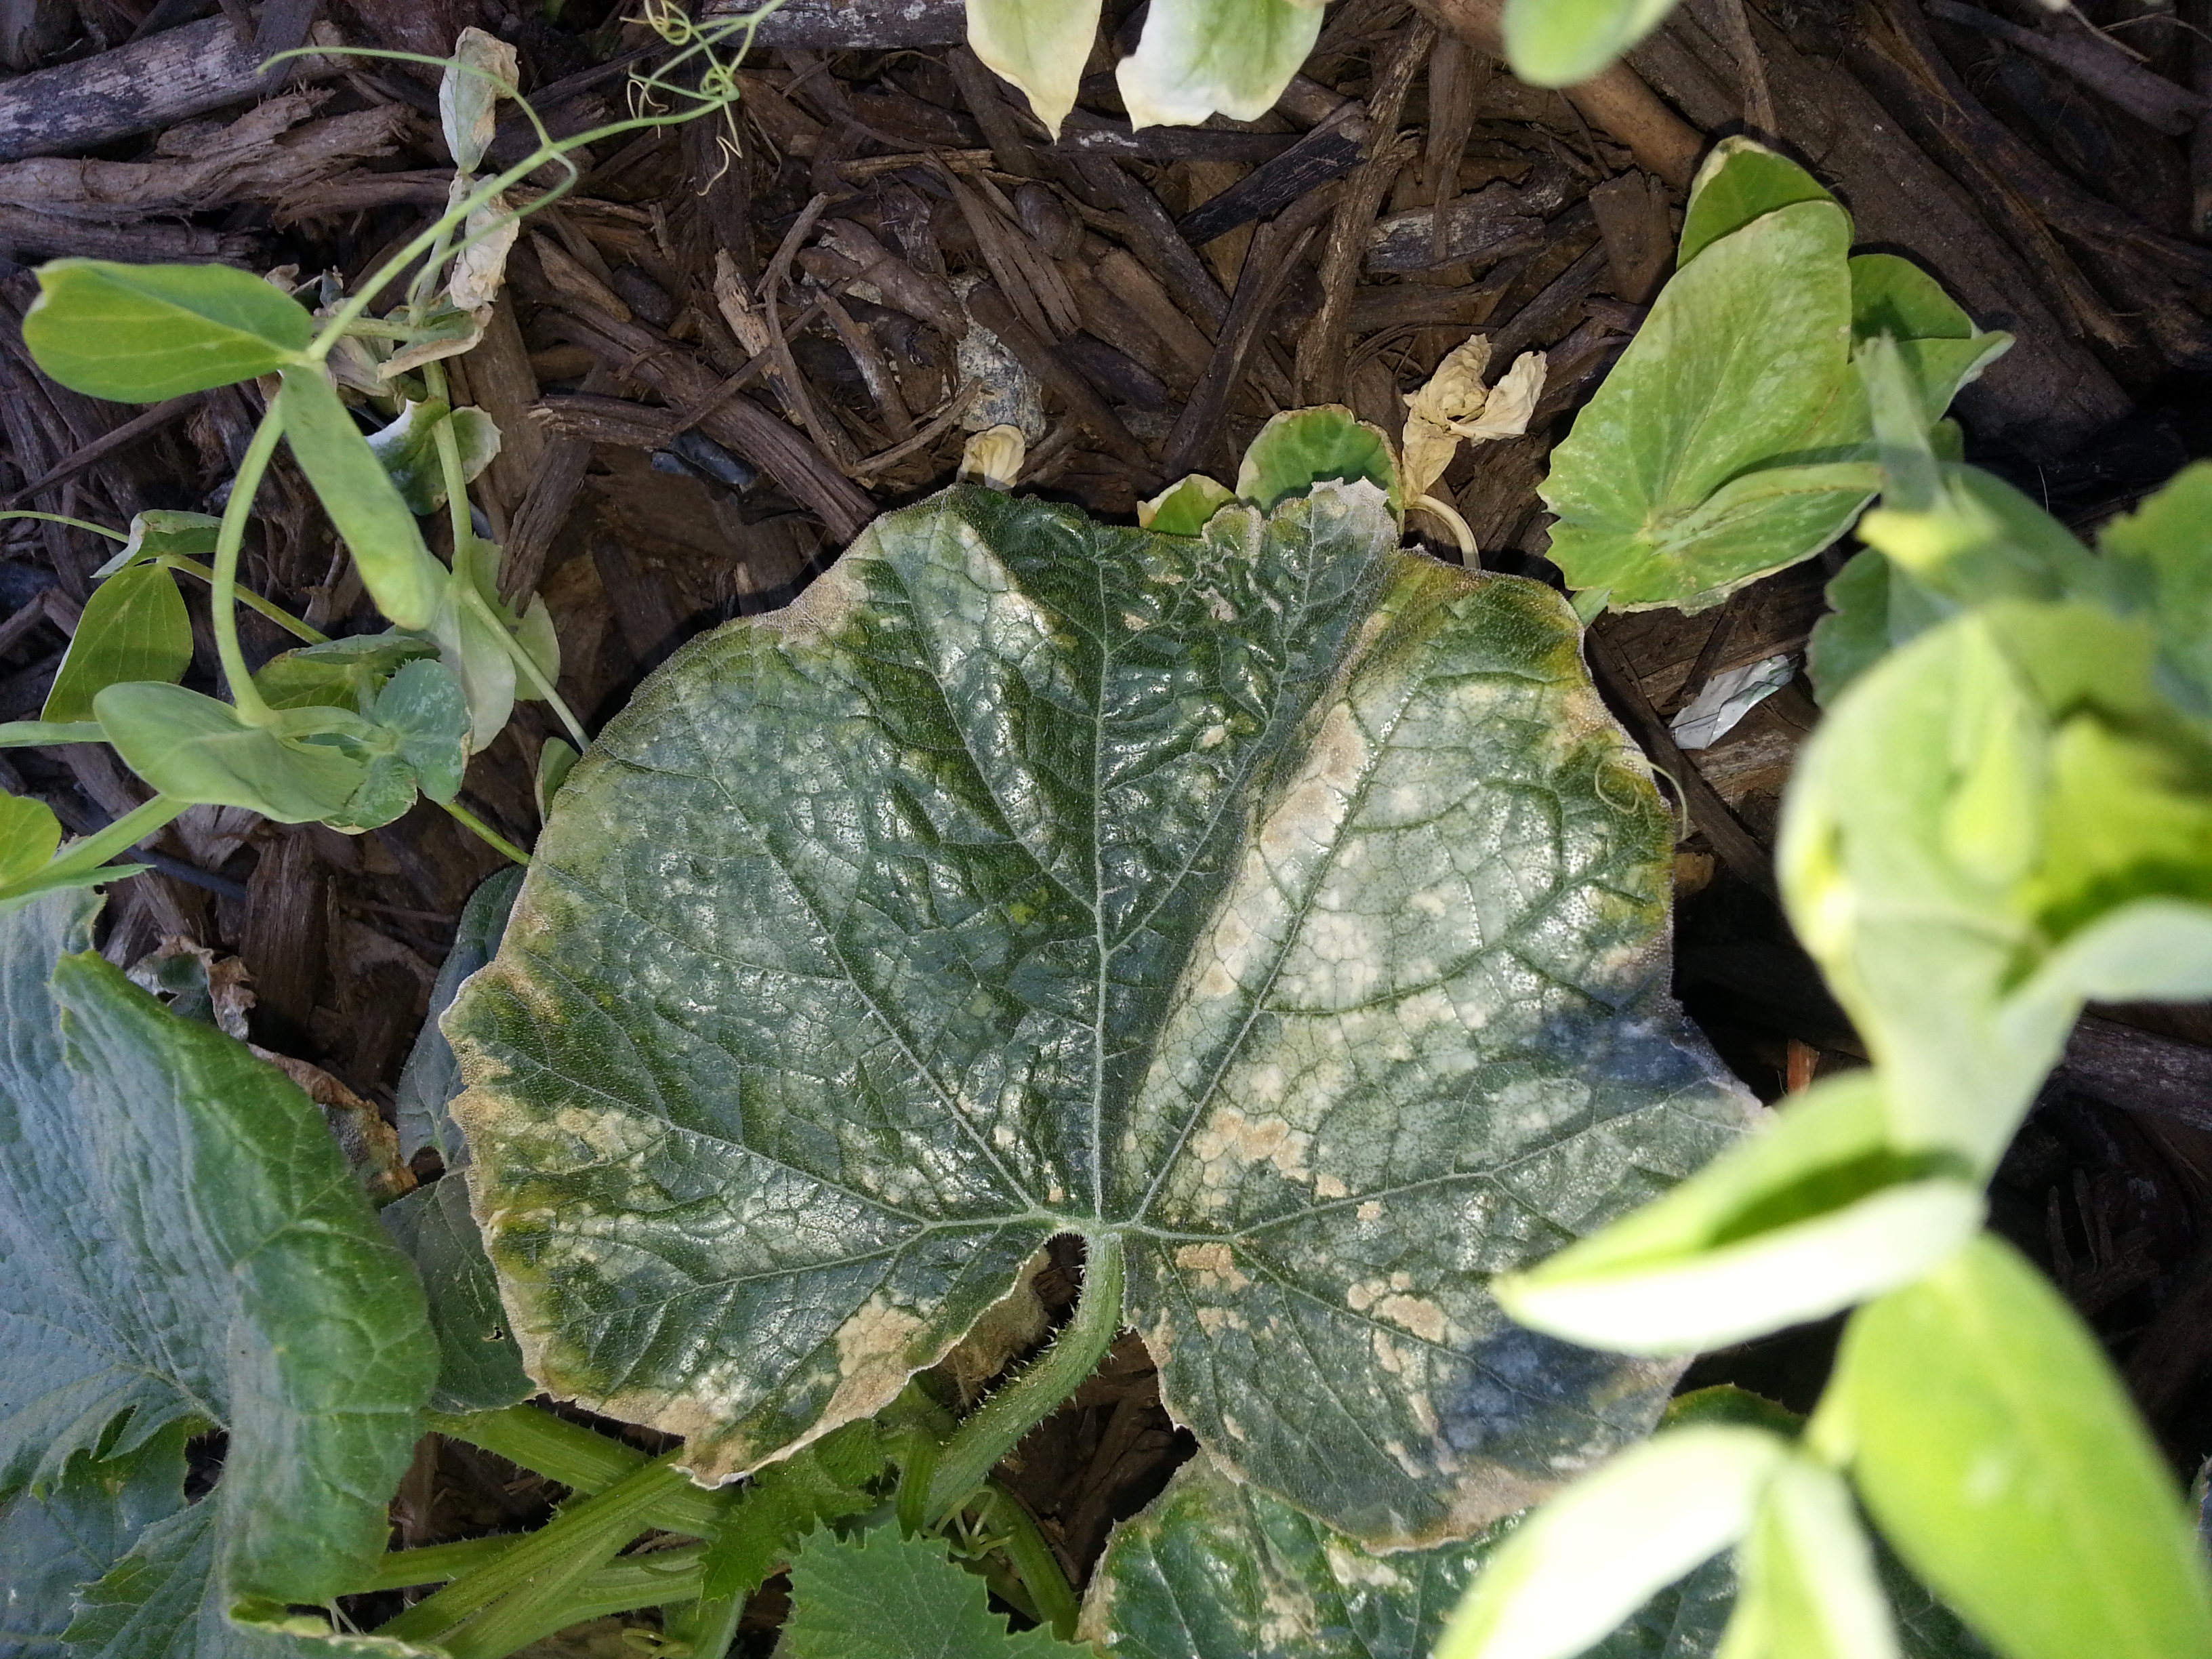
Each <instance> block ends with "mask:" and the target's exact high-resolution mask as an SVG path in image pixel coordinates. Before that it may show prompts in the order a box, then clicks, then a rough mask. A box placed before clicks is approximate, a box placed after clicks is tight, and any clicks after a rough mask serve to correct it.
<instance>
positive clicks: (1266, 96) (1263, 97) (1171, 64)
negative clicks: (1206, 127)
mask: <svg viewBox="0 0 2212 1659" xmlns="http://www.w3.org/2000/svg"><path fill="white" fill-rule="evenodd" d="M1321 14H1322V8H1321V3H1320V0H1152V9H1151V10H1150V11H1149V12H1147V13H1146V17H1145V32H1144V34H1143V36H1142V37H1141V38H1140V39H1139V40H1138V42H1137V49H1136V51H1135V52H1132V53H1130V54H1129V56H1128V57H1127V58H1123V59H1122V60H1121V63H1120V64H1118V65H1117V66H1116V67H1115V70H1114V78H1115V81H1116V82H1118V83H1119V84H1120V86H1121V102H1122V103H1123V105H1124V106H1127V109H1128V112H1129V119H1130V121H1131V122H1132V123H1133V125H1137V126H1140V127H1147V126H1195V125H1198V124H1199V123H1200V122H1201V121H1203V120H1205V119H1206V117H1207V116H1209V115H1214V114H1221V115H1226V116H1227V117H1229V118H1231V120H1233V121H1256V120H1258V119H1259V118H1261V116H1262V115H1265V114H1266V113H1267V112H1268V111H1269V110H1270V109H1273V107H1274V105H1275V100H1276V99H1278V98H1279V97H1281V96H1282V95H1283V88H1285V87H1286V86H1288V85H1290V83H1291V76H1293V75H1296V74H1297V72H1298V69H1299V66H1300V65H1301V64H1304V62H1305V60H1306V54H1307V53H1308V52H1311V51H1312V50H1313V45H1314V41H1315V40H1316V39H1317V38H1318V37H1319V35H1320V33H1321Z"/></svg>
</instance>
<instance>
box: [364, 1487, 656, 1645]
mask: <svg viewBox="0 0 2212 1659" xmlns="http://www.w3.org/2000/svg"><path fill="white" fill-rule="evenodd" d="M678 1455H680V1454H678V1453H673V1452H671V1453H670V1454H669V1455H667V1456H665V1457H659V1458H656V1459H654V1460H653V1462H650V1463H647V1464H646V1465H644V1466H643V1467H642V1468H638V1469H635V1470H633V1471H632V1472H631V1473H630V1474H626V1475H624V1476H623V1478H622V1479H621V1480H617V1481H616V1482H615V1483H614V1485H612V1486H609V1487H607V1488H606V1489H605V1491H604V1492H598V1493H595V1494H594V1495H593V1496H592V1497H589V1498H581V1499H580V1500H578V1501H577V1502H575V1503H573V1504H569V1505H568V1508H567V1509H565V1510H562V1512H561V1514H560V1515H559V1516H556V1517H555V1518H554V1520H553V1521H551V1522H550V1523H548V1524H547V1525H546V1526H544V1527H543V1528H539V1529H538V1531H536V1532H534V1533H532V1534H530V1535H529V1536H528V1537H526V1538H525V1539H524V1540H523V1541H521V1542H520V1543H519V1544H517V1545H516V1546H515V1547H513V1549H510V1550H505V1551H502V1552H501V1553H500V1554H499V1555H497V1556H495V1558H493V1559H491V1560H489V1561H488V1562H486V1563H484V1564H483V1565H482V1566H479V1567H477V1568H476V1569H475V1570H473V1571H469V1572H465V1573H463V1574H462V1575H461V1576H460V1577H458V1578H456V1579H454V1580H453V1583H450V1584H448V1585H447V1586H446V1588H445V1589H441V1590H440V1591H439V1592H438V1593H437V1594H436V1595H433V1596H430V1597H429V1598H428V1599H427V1600H425V1601H418V1602H416V1604H415V1605H414V1606H413V1607H410V1608H408V1609H407V1610H406V1611H405V1612H404V1613H400V1614H399V1615H398V1617H397V1618H394V1619H392V1620H389V1621H387V1622H386V1624H384V1625H383V1626H380V1628H379V1629H378V1631H377V1632H376V1633H377V1634H378V1635H380V1636H383V1637H387V1638H391V1639H392V1640H394V1641H409V1642H422V1643H426V1644H427V1643H435V1644H439V1645H441V1646H442V1647H444V1648H445V1649H446V1650H447V1652H448V1653H450V1654H451V1655H453V1659H463V1655H464V1646H465V1648H466V1652H467V1659H495V1656H492V1655H491V1649H492V1647H493V1646H494V1645H495V1643H496V1640H497V1639H498V1630H499V1627H500V1626H503V1625H504V1624H506V1623H507V1622H508V1621H509V1620H512V1619H513V1618H514V1617H516V1616H518V1612H517V1610H514V1609H499V1610H497V1611H495V1612H494V1613H489V1614H487V1615H486V1616H485V1617H484V1618H483V1619H481V1620H480V1619H478V1617H477V1615H478V1614H480V1613H485V1611H486V1609H488V1608H490V1607H492V1604H493V1603H494V1602H495V1601H500V1600H501V1598H502V1597H504V1596H506V1595H508V1593H509V1592H511V1591H513V1590H518V1589H528V1591H529V1592H530V1594H529V1595H528V1596H526V1597H524V1598H522V1600H523V1601H525V1602H526V1603H527V1602H531V1601H538V1599H539V1598H541V1597H542V1598H544V1600H546V1601H551V1600H555V1599H562V1598H565V1597H566V1595H567V1594H568V1591H569V1590H571V1589H574V1587H575V1586H576V1584H577V1583H579V1582H580V1580H582V1579H583V1578H585V1577H587V1576H588V1575H590V1574H591V1573H592V1572H595V1571H598V1570H599V1568H600V1567H602V1566H605V1565H606V1564H607V1562H608V1561H609V1560H611V1559H612V1558H613V1556H614V1553H615V1552H616V1551H617V1550H619V1549H621V1548H622V1547H623V1545H625V1544H627V1543H629V1541H630V1540H632V1539H633V1538H635V1537H636V1536H637V1535H638V1534H640V1533H641V1532H643V1531H645V1530H646V1529H647V1528H648V1527H649V1526H651V1525H652V1524H653V1522H652V1517H653V1516H654V1515H655V1514H656V1512H657V1511H658V1510H659V1507H660V1505H661V1504H662V1503H663V1502H664V1501H665V1500H666V1499H667V1498H670V1497H671V1496H673V1495H675V1494H676V1493H678V1492H682V1491H684V1490H686V1489H690V1490H693V1491H696V1490H697V1489H696V1487H693V1486H691V1481H690V1477H689V1476H688V1475H686V1474H684V1472H683V1471H682V1470H680V1469H678V1468H674V1467H673V1465H672V1462H671V1460H672V1459H673V1458H674V1457H676V1456H678ZM520 1612H521V1613H524V1614H526V1612H527V1608H526V1607H525V1608H524V1609H521V1610H520ZM501 1614H504V1615H505V1616H504V1617H502V1616H501ZM463 1626H468V1627H469V1628H468V1629H467V1630H466V1631H465V1632H464V1633H463V1637H462V1638H459V1639H456V1638H455V1637H454V1632H457V1631H461V1630H462V1627H463ZM528 1639H529V1638H527V1637H525V1638H523V1641H527V1640H528ZM515 1645H516V1646H518V1647H519V1646H520V1645H521V1643H520V1642H518V1643H516V1644H515ZM497 1651H498V1652H501V1653H504V1652H508V1651H511V1650H509V1649H498V1650H497Z"/></svg>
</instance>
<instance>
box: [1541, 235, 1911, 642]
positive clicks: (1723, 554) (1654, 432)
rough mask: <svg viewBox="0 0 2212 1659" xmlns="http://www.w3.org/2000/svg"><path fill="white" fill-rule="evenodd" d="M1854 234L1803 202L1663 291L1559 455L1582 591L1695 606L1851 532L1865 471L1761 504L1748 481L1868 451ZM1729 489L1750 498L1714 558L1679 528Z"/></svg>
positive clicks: (1566, 542) (1555, 548)
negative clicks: (1854, 478) (1856, 351)
mask: <svg viewBox="0 0 2212 1659" xmlns="http://www.w3.org/2000/svg"><path fill="white" fill-rule="evenodd" d="M1849 247H1850V220H1849V218H1848V217H1847V216H1845V215H1844V211H1843V210H1842V209H1841V208H1838V207H1837V206H1836V205H1835V204H1833V203H1832V202H1826V201H1812V202H1801V203H1798V204H1795V205H1792V206H1788V207H1783V208H1780V209H1778V210H1775V211H1772V212H1770V213H1767V214H1765V215H1763V216H1760V217H1758V218H1755V219H1753V221H1752V222H1750V223H1749V224H1747V225H1746V226H1745V227H1744V228H1741V229H1740V230H1737V231H1735V233H1734V234H1730V235H1728V236H1725V237H1723V238H1722V239H1721V240H1718V241H1717V242H1715V243H1714V244H1713V245H1712V246H1711V247H1709V248H1707V249H1706V250H1705V252H1703V253H1701V254H1699V256H1698V258H1695V259H1692V261H1691V262H1690V263H1689V264H1686V265H1685V266H1684V267H1683V268H1682V269H1681V270H1680V271H1678V272H1677V273H1676V274H1675V276H1674V279H1673V280H1672V281H1670V282H1669V283H1668V284H1667V286H1666V288H1665V289H1663V290H1662V292H1661V294H1660V295H1659V299H1658V301H1657V303H1656V305H1655V306H1654V307H1652V312H1651V316H1650V320H1649V321H1647V322H1646V323H1645V324H1644V327H1643V329H1642V330H1641V331H1639V332H1638V335H1637V337H1636V339H1635V341H1634V342H1633V343H1632V344H1631V345H1630V346H1629V348H1628V349H1627V351H1626V353H1624V354H1623V355H1622V356H1621V359H1620V363H1619V364H1618V365H1617V366H1616V367H1615V368H1614V369H1613V373H1612V374H1609V375H1608V376H1607V378H1606V381H1605V384H1604V385H1603V386H1601V387H1600V388H1599V390H1598V392H1597V395H1596V396H1595V398H1592V399H1591V400H1590V403H1589V405H1588V407H1586V408H1585V409H1584V410H1583V412H1582V414H1581V415H1580V416H1577V419H1576V422H1575V429H1574V431H1573V433H1572V435H1570V436H1569V437H1568V439H1567V440H1566V441H1565V442H1564V443H1562V444H1561V445H1560V446H1559V447H1558V448H1557V449H1555V450H1553V452H1552V473H1551V477H1549V478H1548V479H1547V481H1546V482H1545V484H1544V486H1543V495H1544V499H1545V501H1547V503H1549V504H1550V506H1551V507H1552V510H1553V512H1555V513H1558V514H1559V520H1560V522H1559V524H1558V525H1557V526H1554V528H1553V532H1552V545H1551V556H1552V559H1553V562H1555V563H1557V564H1558V565H1559V568H1561V569H1562V570H1563V571H1565V573H1566V576H1567V580H1568V581H1569V583H1570V584H1571V585H1572V586H1576V587H1582V588H1608V589H1610V590H1611V594H1612V604H1613V605H1614V606H1615V607H1616V608H1618V609H1622V610H1633V609H1637V608H1638V607H1644V606H1650V605H1675V606H1679V607H1681V608H1684V609H1696V608H1699V607H1700V606H1703V605H1711V604H1713V603H1716V602H1717V600H1718V599H1721V598H1722V597H1723V596H1725V594H1726V593H1727V592H1729V590H1730V589H1731V588H1733V587H1735V586H1741V584H1742V583H1744V582H1746V581H1748V580H1752V579H1753V578H1755V577H1757V576H1759V575H1762V574H1766V573H1767V572H1769V571H1772V570H1777V569H1779V568H1782V567H1784V565H1788V564H1792V563H1795V562H1796V561H1797V560H1799V559H1802V558H1808V557H1810V556H1812V555H1813V554H1814V553H1817V552H1819V551H1820V549H1821V548H1823V547H1825V546H1826V545H1827V544H1829V543H1830V542H1832V541H1833V540H1834V539H1835V538H1836V537H1837V536H1838V535H1840V534H1841V533H1842V532H1844V529H1845V528H1846V527H1847V526H1849V524H1850V518H1851V515H1852V513H1855V512H1856V511H1857V507H1859V506H1860V505H1861V504H1862V502H1863V501H1864V499H1865V496H1866V495H1867V493H1868V489H1869V486H1867V485H1866V484H1864V483H1862V484H1861V485H1860V487H1859V488H1858V489H1857V490H1856V491H1852V492H1849V493H1846V492H1845V490H1844V489H1843V488H1842V487H1841V484H1840V481H1832V483H1831V488H1832V492H1833V493H1830V494H1821V493H1814V494H1812V495H1806V494H1802V493H1798V492H1797V491H1796V490H1785V491H1784V493H1781V494H1779V495H1776V496H1775V497H1774V498H1773V499H1772V500H1771V501H1767V502H1765V503H1764V504H1760V503H1759V502H1758V501H1757V499H1756V494H1755V492H1756V490H1757V489H1758V488H1759V486H1758V485H1757V484H1755V483H1753V482H1752V481H1751V479H1750V478H1747V476H1746V475H1754V476H1755V475H1756V474H1757V473H1758V472H1759V471H1761V470H1765V469H1769V468H1796V467H1803V466H1813V465H1820V464H1822V463H1827V462H1833V461H1838V460H1849V459H1854V458H1855V457H1856V456H1857V455H1858V454H1863V449H1860V448H1858V446H1863V444H1864V443H1865V442H1866V441H1867V438H1868V436H1869V433H1868V428H1867V416H1866V409H1865V392H1864V391H1863V388H1862V387H1861V386H1860V384H1859V380H1858V376H1857V374H1855V373H1854V372H1853V370H1852V368H1851V365H1850V346H1851V332H1850V316H1851V293H1850V270H1849V266H1848V262H1847V259H1846V258H1845V256H1846V254H1847V252H1848V251H1849ZM1816 476H1817V475H1816ZM1802 481H1803V480H1802V476H1801V477H1800V478H1799V479H1797V480H1796V482H1802ZM1730 484H1733V485H1735V489H1736V491H1737V492H1739V496H1740V497H1741V498H1742V499H1743V500H1744V510H1743V511H1742V512H1741V513H1736V514H1734V515H1733V516H1732V518H1731V520H1730V521H1729V522H1728V523H1727V524H1726V526H1725V528H1726V531H1727V533H1726V534H1723V535H1721V536H1719V537H1717V538H1716V541H1715V545H1714V551H1713V553H1712V554H1711V556H1708V555H1707V554H1706V552H1705V550H1704V548H1703V546H1702V545H1701V544H1700V542H1699V540H1698V539H1696V538H1693V537H1692V536H1689V535H1687V534H1686V533H1685V532H1686V528H1687V526H1690V525H1693V524H1695V523H1696V522H1697V519H1698V515H1699V514H1700V513H1703V512H1705V511H1706V510H1707V509H1708V504H1709V502H1710V501H1711V498H1712V497H1713V496H1714V495H1715V494H1716V492H1717V491H1720V490H1721V489H1723V486H1725V485H1730ZM1744 492H1751V494H1750V495H1744V494H1743V493H1744Z"/></svg>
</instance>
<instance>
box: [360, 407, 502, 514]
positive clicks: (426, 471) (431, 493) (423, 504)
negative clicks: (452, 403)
mask: <svg viewBox="0 0 2212 1659" xmlns="http://www.w3.org/2000/svg"><path fill="white" fill-rule="evenodd" d="M441 425H447V426H450V427H451V428H452V429H453V438H454V441H455V443H456V444H457V445H458V446H459V450H460V458H461V477H463V478H464V479H465V480H467V481H469V482H471V483H473V482H474V481H475V480H476V479H477V477H479V476H480V475H481V474H482V473H483V470H484V468H486V467H488V466H489V465H491V463H492V460H493V459H494V458H495V456H497V455H498V453H499V428H498V427H497V426H496V425H495V424H494V423H493V422H492V418H491V416H489V415H487V414H485V413H484V412H483V410H481V409H473V408H470V409H453V410H449V409H448V408H447V406H446V405H445V404H442V403H438V402H430V403H416V402H411V401H410V403H409V404H408V405H407V407H406V408H405V409H404V410H401V411H400V412H399V418H398V419H397V420H395V421H393V422H392V423H391V424H390V425H388V426H386V427H385V428H382V429H381V430H380V431H376V432H373V433H371V434H369V435H368V447H370V448H371V449H372V450H374V451H375V453H376V459H378V460H380V461H381V462H383V463H384V470H385V471H386V472H387V473H388V474H390V475H391V478H392V487H393V488H394V489H398V492H399V498H400V499H401V500H402V501H405V502H406V503H407V510H408V511H409V512H410V513H414V514H415V515H416V517H418V518H419V517H421V516H422V514H423V513H435V512H436V511H437V510H438V509H439V508H440V507H443V506H444V505H445V504H446V473H445V468H444V466H443V465H441V463H440V461H439V459H438V428H439V427H441Z"/></svg>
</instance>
